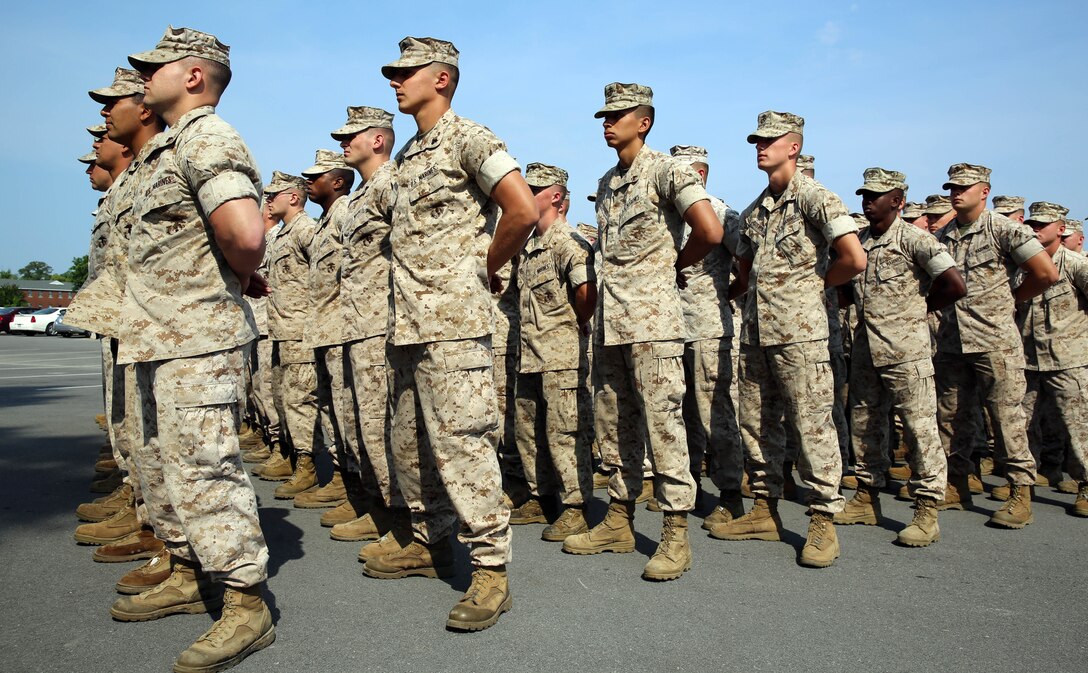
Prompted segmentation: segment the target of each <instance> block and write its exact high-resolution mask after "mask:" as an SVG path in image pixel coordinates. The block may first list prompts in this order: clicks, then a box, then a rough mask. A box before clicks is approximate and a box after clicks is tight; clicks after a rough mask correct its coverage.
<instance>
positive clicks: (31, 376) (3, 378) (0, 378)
mask: <svg viewBox="0 0 1088 673" xmlns="http://www.w3.org/2000/svg"><path fill="white" fill-rule="evenodd" d="M57 376H102V374H101V372H74V373H72V374H27V375H25V376H0V381H11V380H14V379H45V378H51V377H57Z"/></svg>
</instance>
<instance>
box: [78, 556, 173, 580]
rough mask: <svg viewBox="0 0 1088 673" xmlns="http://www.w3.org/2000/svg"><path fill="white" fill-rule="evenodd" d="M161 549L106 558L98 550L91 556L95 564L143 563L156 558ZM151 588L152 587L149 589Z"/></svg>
mask: <svg viewBox="0 0 1088 673" xmlns="http://www.w3.org/2000/svg"><path fill="white" fill-rule="evenodd" d="M160 551H162V550H161V549H145V550H144V551H140V552H135V553H132V554H126V555H124V556H104V555H102V554H99V553H98V551H97V550H96V551H95V553H94V554H91V560H92V561H94V562H95V563H124V562H125V561H142V560H144V559H149V558H154V557H155V555H156V554H158V553H159V552H160ZM148 588H150V587H148Z"/></svg>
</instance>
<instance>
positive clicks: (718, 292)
mask: <svg viewBox="0 0 1088 673" xmlns="http://www.w3.org/2000/svg"><path fill="white" fill-rule="evenodd" d="M710 205H711V206H712V207H713V208H714V214H715V215H717V216H718V221H719V222H721V223H722V228H723V230H724V234H725V235H724V236H723V238H722V244H721V245H720V246H716V247H715V248H714V249H713V250H711V251H710V252H709V253H707V256H706V257H704V258H703V259H701V260H699V261H698V262H696V263H694V264H692V265H691V266H689V267H688V268H686V269H684V279H685V280H686V281H687V287H684V288H680V301H681V305H682V307H683V312H684V332H685V337H684V338H685V340H687V341H701V340H702V339H717V338H731V337H732V336H733V314H732V311H731V310H730V306H729V282H730V280H731V277H730V274H731V273H732V270H733V257H734V256H735V255H736V253H737V244H738V243H740V215H739V214H737V211H735V210H733V209H732V208H730V207H729V206H727V205H726V204H725V203H724V202H723V201H722V200H721V199H718V198H715V197H713V196H711V197H710ZM690 236H691V227H690V226H688V224H687V223H686V222H685V223H684V236H683V238H682V239H681V241H680V247H681V249H682V248H683V246H685V245H687V243H688V238H689V237H690Z"/></svg>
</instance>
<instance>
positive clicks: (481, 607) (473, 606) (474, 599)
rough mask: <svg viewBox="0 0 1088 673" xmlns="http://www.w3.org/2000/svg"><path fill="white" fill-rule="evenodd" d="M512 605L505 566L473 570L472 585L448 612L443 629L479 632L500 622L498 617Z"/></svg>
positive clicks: (511, 595) (512, 597) (512, 599)
mask: <svg viewBox="0 0 1088 673" xmlns="http://www.w3.org/2000/svg"><path fill="white" fill-rule="evenodd" d="M513 604H514V596H513V594H511V593H510V585H509V582H508V580H507V577H506V566H504V565H503V566H497V567H494V568H476V569H475V570H473V571H472V584H471V585H469V587H468V591H466V592H465V595H464V596H462V597H461V600H459V601H458V602H457V605H455V606H453V609H452V610H450V616H449V618H447V619H446V628H448V629H454V630H456V631H482V630H484V629H486V628H488V627H489V626H492V625H494V624H495V622H497V621H499V615H501V614H502V613H504V612H506V611H507V610H509V609H510V606H512V605H513Z"/></svg>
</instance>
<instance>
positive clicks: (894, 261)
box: [876, 255, 907, 283]
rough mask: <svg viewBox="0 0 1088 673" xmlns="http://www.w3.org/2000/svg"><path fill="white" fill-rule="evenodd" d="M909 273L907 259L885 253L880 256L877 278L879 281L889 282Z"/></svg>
mask: <svg viewBox="0 0 1088 673" xmlns="http://www.w3.org/2000/svg"><path fill="white" fill-rule="evenodd" d="M906 273H907V260H905V259H903V258H902V257H900V256H899V255H884V256H882V257H881V258H880V261H879V262H878V263H877V267H876V279H877V282H879V283H887V282H890V281H893V280H895V279H898V278H901V277H902V276H905V275H906Z"/></svg>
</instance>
